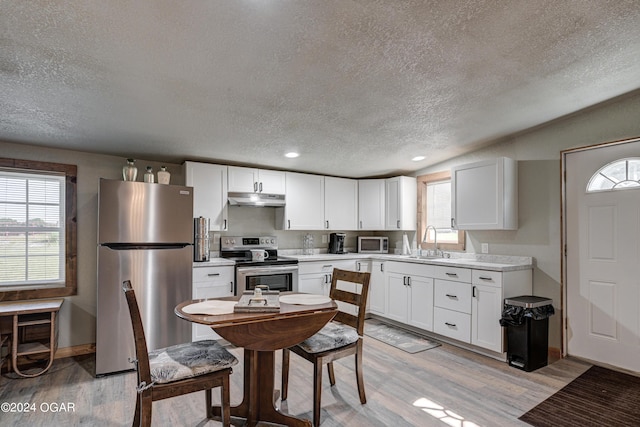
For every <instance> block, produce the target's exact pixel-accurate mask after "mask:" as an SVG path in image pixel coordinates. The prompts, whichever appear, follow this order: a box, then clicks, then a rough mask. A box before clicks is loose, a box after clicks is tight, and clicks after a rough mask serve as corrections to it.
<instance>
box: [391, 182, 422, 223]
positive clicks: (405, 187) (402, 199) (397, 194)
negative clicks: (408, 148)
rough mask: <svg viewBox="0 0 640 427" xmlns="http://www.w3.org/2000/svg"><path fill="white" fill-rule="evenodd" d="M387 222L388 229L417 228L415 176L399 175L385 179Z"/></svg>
mask: <svg viewBox="0 0 640 427" xmlns="http://www.w3.org/2000/svg"><path fill="white" fill-rule="evenodd" d="M385 191H386V194H385V198H386V210H385V222H386V229H387V230H415V229H416V227H417V217H416V215H417V200H418V194H417V191H418V190H417V182H416V178H415V177H408V176H397V177H395V178H388V179H387V180H385Z"/></svg>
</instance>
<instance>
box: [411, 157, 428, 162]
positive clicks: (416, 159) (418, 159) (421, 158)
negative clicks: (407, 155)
mask: <svg viewBox="0 0 640 427" xmlns="http://www.w3.org/2000/svg"><path fill="white" fill-rule="evenodd" d="M424 159H425V157H424V156H415V157H414V158H413V159H411V160H413V161H414V162H419V161H420V160H424Z"/></svg>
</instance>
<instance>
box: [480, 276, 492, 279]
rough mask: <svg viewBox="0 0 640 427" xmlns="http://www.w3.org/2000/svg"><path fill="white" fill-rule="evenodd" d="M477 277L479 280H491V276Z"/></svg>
mask: <svg viewBox="0 0 640 427" xmlns="http://www.w3.org/2000/svg"><path fill="white" fill-rule="evenodd" d="M478 279H480V280H492V278H491V277H486V276H480V277H478Z"/></svg>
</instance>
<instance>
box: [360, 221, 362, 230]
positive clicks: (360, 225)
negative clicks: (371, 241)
mask: <svg viewBox="0 0 640 427" xmlns="http://www.w3.org/2000/svg"><path fill="white" fill-rule="evenodd" d="M360 229H362V221H360Z"/></svg>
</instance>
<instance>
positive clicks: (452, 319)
mask: <svg viewBox="0 0 640 427" xmlns="http://www.w3.org/2000/svg"><path fill="white" fill-rule="evenodd" d="M433 332H435V333H436V334H440V335H444V336H446V337H449V338H453V339H455V340H458V341H463V342H466V343H470V342H471V315H470V314H465V313H459V312H457V311H452V310H446V309H444V308H440V307H436V308H435V309H434V312H433Z"/></svg>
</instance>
